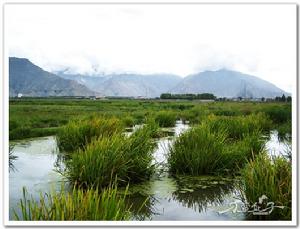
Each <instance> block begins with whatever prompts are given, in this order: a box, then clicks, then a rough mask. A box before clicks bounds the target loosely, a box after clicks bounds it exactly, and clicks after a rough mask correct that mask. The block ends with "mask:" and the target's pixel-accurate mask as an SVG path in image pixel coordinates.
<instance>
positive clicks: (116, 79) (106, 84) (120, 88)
mask: <svg viewBox="0 0 300 229" xmlns="http://www.w3.org/2000/svg"><path fill="white" fill-rule="evenodd" d="M57 74H59V75H60V76H61V77H63V78H66V79H74V80H76V81H77V82H78V83H81V84H83V85H85V86H87V87H88V88H89V89H92V90H94V91H97V92H98V93H100V94H103V95H106V96H134V97H137V96H143V97H158V96H160V94H161V93H165V92H168V91H169V89H170V88H172V87H174V86H175V85H176V84H178V83H179V82H180V81H181V80H182V78H181V77H179V76H176V75H172V74H152V75H138V74H112V75H98V76H84V75H70V74H64V73H62V72H59V73H57Z"/></svg>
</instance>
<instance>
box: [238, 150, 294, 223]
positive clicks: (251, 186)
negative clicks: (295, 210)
mask: <svg viewBox="0 0 300 229" xmlns="http://www.w3.org/2000/svg"><path fill="white" fill-rule="evenodd" d="M241 174H242V178H243V181H244V190H243V191H244V193H245V196H246V199H247V202H248V203H249V204H250V205H253V204H255V203H258V202H259V198H260V197H261V196H262V195H265V196H266V197H267V198H268V201H269V202H274V204H275V206H284V208H283V209H280V208H274V211H273V212H272V215H271V216H272V217H273V218H276V219H291V203H292V170H291V163H290V161H289V160H287V159H285V158H284V157H275V158H273V159H271V158H270V157H269V156H268V155H267V153H266V152H262V153H260V154H259V155H258V156H257V157H256V158H255V159H253V160H250V161H249V163H248V164H247V165H246V167H245V168H244V169H243V170H242V173H241Z"/></svg>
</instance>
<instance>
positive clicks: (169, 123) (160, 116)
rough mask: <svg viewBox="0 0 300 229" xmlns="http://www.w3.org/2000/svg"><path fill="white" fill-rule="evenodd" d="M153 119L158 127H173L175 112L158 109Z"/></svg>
mask: <svg viewBox="0 0 300 229" xmlns="http://www.w3.org/2000/svg"><path fill="white" fill-rule="evenodd" d="M155 121H156V122H157V124H158V125H159V126H160V127H173V126H175V123H176V114H175V113H174V112H171V111H160V112H158V113H157V114H156V116H155Z"/></svg>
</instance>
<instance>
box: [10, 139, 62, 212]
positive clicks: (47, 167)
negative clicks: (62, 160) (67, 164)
mask: <svg viewBox="0 0 300 229" xmlns="http://www.w3.org/2000/svg"><path fill="white" fill-rule="evenodd" d="M12 150H13V152H14V155H15V156H17V157H18V159H17V160H16V161H15V162H14V166H15V168H16V169H15V170H14V171H11V172H10V173H9V206H10V217H11V216H12V214H11V213H12V208H14V209H16V208H17V202H19V200H20V199H21V198H22V188H23V186H25V187H26V189H27V191H28V193H30V195H32V196H33V198H36V199H38V198H39V194H40V192H43V193H44V192H47V191H49V190H50V189H51V188H52V187H53V188H55V187H58V184H59V181H61V180H62V177H61V175H60V174H58V173H57V172H55V171H54V168H55V167H54V164H55V162H56V157H57V153H58V149H57V144H56V140H55V137H45V138H36V139H34V140H27V141H21V142H14V143H13V149H12Z"/></svg>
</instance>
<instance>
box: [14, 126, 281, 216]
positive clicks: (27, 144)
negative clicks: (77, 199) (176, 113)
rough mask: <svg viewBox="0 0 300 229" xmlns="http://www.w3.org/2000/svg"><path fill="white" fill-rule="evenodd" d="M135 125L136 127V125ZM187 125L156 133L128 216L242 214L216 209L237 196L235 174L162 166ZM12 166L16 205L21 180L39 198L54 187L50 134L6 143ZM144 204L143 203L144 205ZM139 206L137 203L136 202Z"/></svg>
mask: <svg viewBox="0 0 300 229" xmlns="http://www.w3.org/2000/svg"><path fill="white" fill-rule="evenodd" d="M137 128H138V127H137ZM188 128H189V127H188V125H185V124H183V123H182V122H180V121H178V122H177V123H176V126H175V128H169V129H166V130H165V131H167V132H169V133H173V134H171V135H172V136H170V137H164V138H160V139H157V149H156V150H155V152H154V160H153V163H155V164H156V166H157V172H156V174H155V175H154V176H153V177H152V179H151V180H150V181H148V182H145V183H142V184H139V185H135V186H131V187H130V189H129V195H128V198H127V201H128V203H129V204H130V205H131V206H132V207H131V211H132V212H133V213H134V217H133V220H243V219H245V216H244V214H243V213H232V212H231V211H229V212H227V213H223V214H220V213H219V212H220V211H224V210H226V209H228V208H229V206H230V204H232V203H233V202H240V201H239V200H238V199H237V198H239V192H238V191H237V189H236V187H235V180H230V179H226V178H216V177H188V176H182V177H177V178H176V179H175V178H172V177H170V176H169V175H168V172H167V166H166V163H167V152H168V149H169V146H170V145H171V144H172V142H173V141H174V136H175V137H177V136H179V135H180V134H181V133H183V132H184V131H186V130H187V129H188ZM276 134H277V133H276V132H272V133H271V135H270V139H269V141H268V142H267V144H266V147H267V149H268V150H269V152H270V153H271V152H272V153H277V154H279V152H283V149H284V148H283V147H284V146H283V145H282V144H283V143H282V142H279V141H278V138H277V135H276ZM11 145H12V146H13V149H12V150H13V154H14V155H15V156H17V157H18V158H17V159H16V160H14V161H13V163H14V167H15V170H12V171H10V173H9V204H10V218H11V219H12V211H11V209H12V208H14V209H16V208H17V202H18V201H19V199H20V198H22V187H23V186H25V187H26V188H27V190H28V192H29V193H30V195H32V196H33V198H35V199H38V198H39V194H40V192H41V191H42V192H43V193H45V192H48V191H49V190H50V189H51V188H55V189H59V188H60V182H61V181H63V177H62V176H61V175H60V174H59V173H57V172H56V171H55V170H59V169H62V166H63V165H62V164H59V163H57V162H58V161H59V154H58V149H57V143H56V140H55V137H53V136H52V137H44V138H35V139H31V140H27V141H19V142H14V143H11ZM143 204H144V205H143ZM142 205H143V207H142V208H141V206H142Z"/></svg>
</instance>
